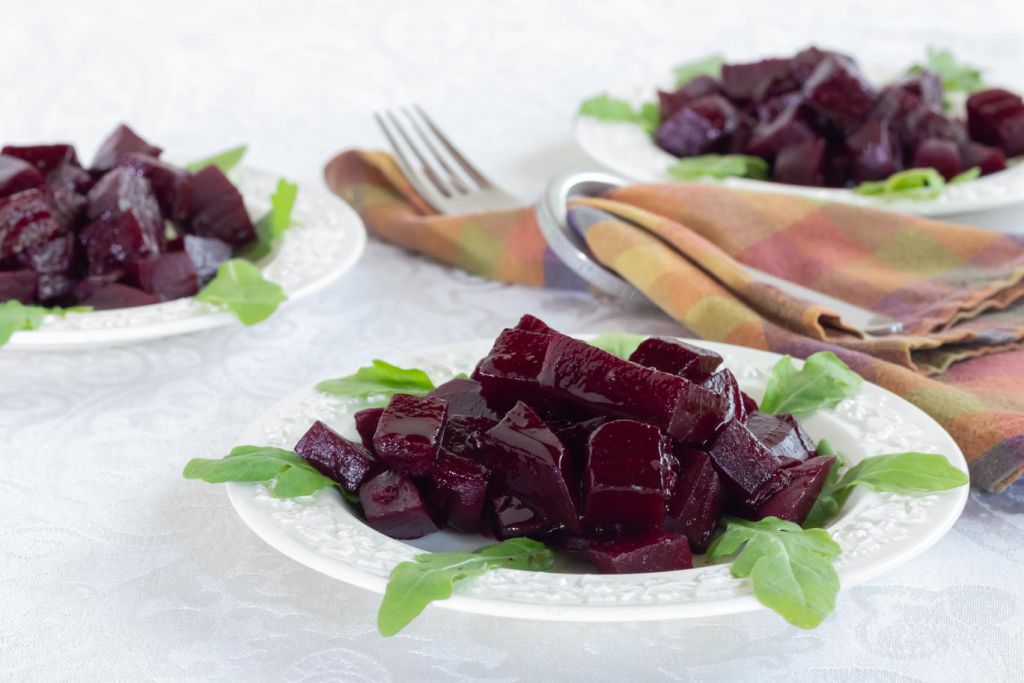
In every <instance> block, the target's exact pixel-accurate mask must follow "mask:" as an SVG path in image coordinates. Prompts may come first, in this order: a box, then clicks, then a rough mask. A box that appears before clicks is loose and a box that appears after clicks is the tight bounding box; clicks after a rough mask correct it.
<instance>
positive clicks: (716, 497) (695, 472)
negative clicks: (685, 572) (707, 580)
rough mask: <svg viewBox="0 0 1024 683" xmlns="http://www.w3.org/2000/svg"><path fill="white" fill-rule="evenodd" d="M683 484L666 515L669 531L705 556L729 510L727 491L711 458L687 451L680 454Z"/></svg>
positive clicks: (670, 501) (677, 451) (675, 491)
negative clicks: (683, 537)
mask: <svg viewBox="0 0 1024 683" xmlns="http://www.w3.org/2000/svg"><path fill="white" fill-rule="evenodd" d="M676 453H677V454H678V462H679V467H680V471H679V480H678V482H677V484H676V486H675V489H674V491H673V492H672V496H671V497H670V498H669V503H668V509H667V510H666V512H665V529H666V530H667V531H673V532H675V533H679V534H683V535H684V536H686V537H687V539H689V541H690V548H691V549H692V550H693V552H695V553H703V552H704V551H706V550H707V549H708V545H710V544H711V537H712V536H713V535H714V533H715V529H716V528H717V526H718V520H719V519H721V518H722V513H723V511H724V510H725V487H724V485H723V484H722V480H721V478H720V477H719V475H718V471H717V470H715V466H714V463H713V462H712V460H711V456H710V455H708V454H707V453H705V452H704V451H698V450H694V449H689V448H685V447H680V448H678V449H677V450H676Z"/></svg>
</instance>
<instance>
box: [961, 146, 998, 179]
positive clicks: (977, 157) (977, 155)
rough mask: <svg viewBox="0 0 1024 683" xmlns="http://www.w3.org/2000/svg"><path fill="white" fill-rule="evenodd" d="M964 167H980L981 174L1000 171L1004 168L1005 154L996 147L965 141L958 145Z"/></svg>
mask: <svg viewBox="0 0 1024 683" xmlns="http://www.w3.org/2000/svg"><path fill="white" fill-rule="evenodd" d="M960 153H961V155H962V159H963V167H964V168H974V167H975V166H977V167H978V168H980V169H981V173H982V175H988V174H989V173H995V172H996V171H1002V170H1004V169H1005V168H1006V155H1005V154H1004V153H1003V150H1001V149H999V148H998V147H989V146H988V145H979V144H978V143H977V142H965V143H964V144H962V145H961V146H960Z"/></svg>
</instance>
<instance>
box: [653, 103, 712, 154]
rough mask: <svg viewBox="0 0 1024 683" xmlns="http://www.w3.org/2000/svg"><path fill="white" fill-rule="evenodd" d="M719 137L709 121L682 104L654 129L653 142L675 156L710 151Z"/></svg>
mask: <svg viewBox="0 0 1024 683" xmlns="http://www.w3.org/2000/svg"><path fill="white" fill-rule="evenodd" d="M721 137H722V136H721V134H720V133H719V131H717V130H716V129H715V127H714V126H713V125H712V123H711V122H710V121H708V120H707V119H706V118H704V117H703V116H701V115H700V114H699V113H697V112H695V111H694V110H693V109H692V108H690V107H689V106H685V105H684V106H683V107H681V108H680V109H679V110H678V111H676V113H675V114H673V115H672V116H671V117H669V118H668V119H666V120H664V121H662V122H661V125H659V126H658V129H657V130H656V131H654V144H656V145H657V146H658V147H660V148H661V149H663V150H665V151H666V152H668V153H669V154H673V155H675V156H677V157H689V156H696V155H698V154H704V153H706V152H708V151H710V150H711V148H712V147H713V146H714V144H715V142H716V141H717V140H718V139H719V138H721Z"/></svg>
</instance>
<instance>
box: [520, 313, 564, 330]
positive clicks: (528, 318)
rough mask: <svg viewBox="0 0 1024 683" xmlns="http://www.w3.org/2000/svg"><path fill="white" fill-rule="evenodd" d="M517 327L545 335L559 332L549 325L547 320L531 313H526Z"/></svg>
mask: <svg viewBox="0 0 1024 683" xmlns="http://www.w3.org/2000/svg"><path fill="white" fill-rule="evenodd" d="M515 329H517V330H525V331H526V332H536V333H537V334H545V335H551V334H557V332H555V331H554V330H552V329H551V328H550V327H548V324H547V323H546V322H544V321H543V320H541V319H540V318H537V317H535V316H532V315H530V314H529V313H526V314H525V315H523V317H521V318H520V319H519V322H517V323H516V327H515Z"/></svg>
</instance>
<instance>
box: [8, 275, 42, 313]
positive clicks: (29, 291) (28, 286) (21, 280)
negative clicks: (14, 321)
mask: <svg viewBox="0 0 1024 683" xmlns="http://www.w3.org/2000/svg"><path fill="white" fill-rule="evenodd" d="M38 280H39V276H38V275H36V273H35V272H34V271H32V270H29V269H27V268H26V269H24V270H2V271H0V303H3V302H5V301H9V300H11V299H15V300H17V301H20V302H21V303H23V304H31V303H33V302H34V301H35V299H36V284H37V283H38Z"/></svg>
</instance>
